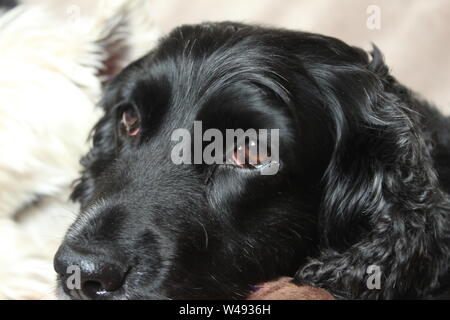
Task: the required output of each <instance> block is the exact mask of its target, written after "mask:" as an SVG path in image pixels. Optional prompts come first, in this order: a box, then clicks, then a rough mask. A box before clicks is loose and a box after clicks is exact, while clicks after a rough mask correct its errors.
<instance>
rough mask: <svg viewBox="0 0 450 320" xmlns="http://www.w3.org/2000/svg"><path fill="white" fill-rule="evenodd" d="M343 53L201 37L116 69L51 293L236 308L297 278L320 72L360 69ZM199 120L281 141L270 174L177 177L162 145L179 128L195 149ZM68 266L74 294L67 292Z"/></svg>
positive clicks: (242, 170)
mask: <svg viewBox="0 0 450 320" xmlns="http://www.w3.org/2000/svg"><path fill="white" fill-rule="evenodd" d="M339 50H340V52H342V54H341V55H339V54H336V52H337V51H339ZM353 50H354V49H352V48H350V47H347V46H345V45H344V44H343V43H341V42H339V41H337V40H330V39H329V38H325V37H319V36H317V35H311V34H303V33H295V32H289V31H281V30H269V29H263V28H257V27H249V26H243V25H237V24H229V23H224V24H207V25H199V26H185V27H181V28H179V29H177V30H175V31H174V32H172V33H171V34H170V35H169V36H168V37H167V38H165V39H163V40H162V42H161V43H160V45H159V46H158V47H157V48H156V49H155V50H153V51H152V52H151V53H150V54H149V55H147V56H146V57H144V58H143V59H141V60H139V61H137V62H135V63H134V64H132V65H131V66H129V67H128V68H127V69H126V70H124V71H123V72H122V73H121V74H120V75H119V76H118V77H117V78H116V79H115V80H113V81H112V82H111V83H110V84H109V85H108V87H107V88H106V89H105V94H104V99H103V107H104V109H105V116H104V117H103V119H101V121H100V122H99V123H98V125H97V126H96V128H95V135H94V146H93V149H92V150H91V152H90V153H89V154H88V155H87V156H86V157H85V159H84V160H83V164H84V166H85V168H86V170H85V172H84V174H83V177H82V179H81V181H80V183H79V185H78V186H77V188H76V190H75V192H74V198H75V199H77V200H79V201H80V202H81V204H82V212H81V213H80V215H79V217H78V219H77V220H76V222H75V223H74V225H73V226H72V227H71V229H70V230H69V232H68V234H67V236H66V239H65V241H64V243H63V245H62V246H61V248H60V250H59V252H58V254H57V256H56V258H55V268H56V270H57V272H58V273H59V275H60V276H59V282H60V287H61V288H62V290H61V292H64V293H61V294H62V295H66V296H67V295H68V296H70V297H72V298H93V299H121V298H129V299H136V298H144V299H145V298H149V299H152V298H156V299H160V298H161V299H163V298H170V299H177V298H242V297H245V296H246V295H247V294H248V293H249V292H251V288H252V285H255V284H257V283H259V282H262V281H267V280H270V279H273V278H276V277H278V276H289V275H293V274H294V272H295V271H296V270H297V269H298V267H299V266H300V265H301V263H302V262H303V261H304V259H305V258H306V257H307V256H308V255H310V254H312V253H313V252H314V250H315V249H316V247H315V245H316V240H317V239H316V238H317V235H316V232H317V231H316V229H317V221H316V220H317V218H316V217H317V211H318V206H319V204H320V200H321V197H322V191H321V185H320V179H321V177H322V176H323V174H324V172H325V170H326V167H327V165H328V163H329V161H330V157H331V156H332V150H333V143H334V140H333V138H332V137H333V133H332V131H333V130H334V129H335V128H333V124H331V121H330V119H331V116H328V115H327V112H325V110H326V108H327V107H326V102H325V101H324V99H323V98H322V96H321V93H320V85H318V84H317V81H316V80H317V79H320V78H321V76H322V75H321V74H320V73H319V72H318V70H319V68H318V67H317V63H319V62H320V61H326V60H327V59H328V60H327V61H330V59H349V60H355V59H360V60H361V61H362V62H364V59H366V58H362V56H363V55H362V54H360V53H359V52H356V51H353ZM312 52H314V55H313V54H312ZM313 57H314V59H313ZM321 59H322V60H321ZM362 62H361V63H362ZM324 72H325V71H324ZM330 74H331V73H330ZM324 75H326V73H324ZM195 121H201V123H202V127H203V132H204V131H205V130H206V129H211V128H214V129H218V130H219V131H220V132H223V133H224V136H225V131H226V129H243V130H247V129H268V130H271V129H278V130H279V165H280V166H279V170H278V172H277V173H276V174H274V175H262V174H261V172H260V171H261V168H260V166H257V165H255V166H253V165H245V164H242V163H239V162H238V161H235V162H233V161H231V162H230V163H225V164H221V163H213V164H206V163H204V162H202V163H197V164H181V165H180V164H175V163H174V161H173V159H172V156H171V155H172V152H173V148H174V146H175V145H176V142H175V141H172V139H171V138H172V134H173V133H174V132H175V131H176V130H178V129H187V130H188V131H190V132H192V144H194V139H195V138H194V136H193V126H194V122H195ZM312 128H314V130H312ZM197 138H198V137H197ZM203 146H205V143H203ZM223 146H224V149H227V148H228V147H229V146H228V145H226V144H225V143H224V144H223ZM234 148H236V146H234ZM232 150H236V149H232ZM224 152H225V153H226V152H227V150H224ZM251 156H252V155H247V157H251ZM234 159H235V158H234ZM72 265H74V266H77V267H79V271H80V276H81V287H76V288H68V287H67V280H68V278H69V277H70V274H69V273H68V271H67V268H68V267H69V266H72Z"/></svg>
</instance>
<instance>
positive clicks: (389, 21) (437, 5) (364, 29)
mask: <svg viewBox="0 0 450 320" xmlns="http://www.w3.org/2000/svg"><path fill="white" fill-rule="evenodd" d="M45 1H54V2H55V0H25V1H24V2H45ZM96 1H99V0H57V1H56V2H57V3H58V5H59V6H61V9H62V10H65V9H66V8H67V6H69V5H71V4H72V5H73V4H76V5H79V6H80V7H81V8H82V10H83V13H84V14H89V10H90V7H92V6H93V4H94V3H95V2H96ZM105 1H114V0H105ZM148 1H149V2H150V7H151V8H152V12H151V16H152V17H153V20H154V23H155V26H156V27H158V28H160V30H161V31H162V32H164V33H165V32H168V31H170V30H171V29H172V28H174V27H176V26H178V25H180V24H190V23H199V22H203V21H220V20H235V21H241V22H249V23H258V24H268V25H274V26H279V27H287V28H293V29H299V30H305V31H311V32H318V33H323V34H326V35H330V36H334V37H338V38H340V39H342V40H344V41H346V42H347V43H349V44H352V45H356V46H360V47H363V48H365V49H370V48H371V42H373V43H375V44H376V45H377V46H378V47H379V48H380V49H381V51H382V52H383V53H384V55H385V57H386V61H387V64H388V65H389V66H390V67H391V69H392V71H393V74H394V75H395V76H397V77H398V78H399V80H400V81H402V82H403V83H405V84H406V85H408V86H410V87H411V88H413V89H415V90H416V91H418V92H419V93H421V94H422V95H424V96H425V97H426V98H428V99H429V100H431V101H432V102H434V103H436V104H437V105H438V106H439V107H440V108H441V109H442V110H445V112H446V113H450V58H449V51H450V41H449V40H450V36H449V34H450V1H449V0H427V1H423V0H314V1H313V0H282V1H275V0H189V1H185V0H148ZM377 10H378V12H377ZM377 15H378V16H379V18H380V24H379V25H373V22H374V21H373V20H372V19H373V18H377ZM368 21H369V26H368ZM371 22H372V23H371ZM375 22H376V21H375Z"/></svg>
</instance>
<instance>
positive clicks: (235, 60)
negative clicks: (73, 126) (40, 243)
mask: <svg viewBox="0 0 450 320" xmlns="http://www.w3.org/2000/svg"><path fill="white" fill-rule="evenodd" d="M211 36H212V35H211V34H210V33H205V32H203V33H200V34H195V37H194V35H193V34H191V35H190V36H189V35H186V34H183V36H181V35H180V34H179V33H178V34H177V35H176V36H173V37H169V38H167V39H166V40H164V41H162V42H161V44H160V45H159V46H158V47H157V48H156V49H155V50H154V51H152V52H151V53H150V54H149V55H147V56H146V57H144V58H143V59H141V60H140V61H138V62H136V63H135V64H133V65H131V66H130V67H129V68H127V69H126V70H125V71H124V72H123V74H122V75H121V76H120V77H119V78H120V79H121V80H122V81H120V82H121V84H120V86H122V87H123V90H122V92H123V96H125V99H127V100H133V101H135V102H136V103H137V104H138V105H140V106H141V107H143V108H145V109H151V110H152V112H153V113H154V112H156V110H158V112H159V113H160V114H159V116H162V113H163V112H164V113H166V116H167V117H169V116H168V114H170V120H171V121H170V122H171V123H177V125H180V123H191V122H192V121H193V120H195V119H196V118H197V117H198V113H199V112H200V111H202V109H204V108H205V107H207V106H208V102H210V101H212V100H215V101H216V102H218V100H220V99H223V100H230V103H233V104H234V103H236V102H240V103H241V105H242V108H247V107H250V106H252V105H253V103H254V102H255V101H254V100H255V97H257V96H258V95H262V94H263V93H264V92H269V91H270V92H273V93H274V94H275V95H277V96H281V97H283V98H284V99H285V100H288V95H289V93H287V92H286V89H285V86H284V85H283V83H282V82H283V81H285V80H286V79H284V78H283V75H282V74H281V71H280V68H278V69H277V68H276V66H275V65H274V59H270V58H268V56H267V50H268V48H267V47H265V46H261V45H259V44H257V43H253V42H252V41H254V39H251V40H248V39H247V38H246V37H244V36H241V37H236V36H233V35H232V34H231V35H230V34H228V35H226V36H223V39H214V41H213V39H212V38H211ZM230 39H231V40H233V41H231V40H230ZM256 100H257V99H256ZM225 107H226V106H225ZM225 107H224V109H226V108H225ZM162 110H164V111H162ZM161 120H162V119H161Z"/></svg>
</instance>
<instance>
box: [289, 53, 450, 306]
mask: <svg viewBox="0 0 450 320" xmlns="http://www.w3.org/2000/svg"><path fill="white" fill-rule="evenodd" d="M355 50H356V49H355ZM356 55H358V54H356ZM372 56H373V58H372V61H369V59H368V57H366V58H365V59H362V60H361V57H362V53H361V52H359V57H360V60H359V61H358V62H356V63H351V64H348V63H346V62H342V63H336V62H334V63H333V64H332V65H331V64H327V63H314V62H310V63H309V65H307V67H306V69H307V70H309V72H310V74H311V76H312V77H313V78H314V79H315V81H316V83H317V86H318V88H319V90H320V91H321V93H322V96H323V97H324V99H325V100H324V103H325V104H326V106H328V108H329V110H328V111H329V113H330V114H331V119H332V123H333V129H334V136H335V148H334V152H333V156H332V160H331V163H330V165H329V167H328V169H327V171H326V174H325V176H324V181H323V183H324V196H323V201H322V208H321V213H320V220H321V222H320V223H319V225H320V228H321V231H320V232H321V233H322V241H323V247H326V248H328V249H327V250H326V251H324V252H323V253H322V255H321V257H319V259H317V260H313V261H311V262H310V263H309V264H307V265H306V266H305V267H304V268H302V269H301V270H300V271H299V272H298V274H297V281H298V282H301V283H308V284H313V285H318V286H321V287H324V288H326V289H328V290H331V291H332V292H333V293H334V294H336V295H337V296H341V297H346V298H352V297H358V298H385V299H390V298H408V297H425V296H427V295H433V294H438V293H436V292H433V290H434V289H435V288H442V286H443V284H444V283H445V281H447V283H448V281H449V279H448V272H449V268H450V261H449V260H448V257H449V256H450V225H449V221H450V219H449V218H450V217H449V213H450V202H449V197H448V195H447V194H445V193H444V192H443V191H442V190H441V188H440V185H439V182H438V178H437V172H436V170H435V168H434V166H433V159H432V156H431V152H432V146H431V142H430V141H428V135H426V134H424V131H423V130H424V129H425V128H424V127H423V123H422V120H421V115H420V114H419V113H418V112H417V111H415V110H421V107H420V103H421V102H419V101H418V100H416V99H415V98H414V97H413V95H412V93H411V92H409V91H408V90H407V89H405V88H404V87H402V86H401V85H400V84H398V82H397V81H396V80H395V79H394V78H393V77H392V76H390V75H389V73H388V69H387V67H386V66H385V64H384V62H383V59H382V56H381V53H380V52H379V50H378V49H377V48H375V49H374V51H373V53H372ZM364 60H366V61H365V63H364ZM361 62H363V63H361ZM413 110H414V111H413ZM371 265H376V266H378V267H380V268H381V272H382V274H381V287H380V288H379V289H374V290H370V289H369V288H368V287H367V284H366V280H367V277H368V276H369V275H368V274H367V273H366V271H367V268H368V267H369V266H371ZM446 274H447V278H445V277H446Z"/></svg>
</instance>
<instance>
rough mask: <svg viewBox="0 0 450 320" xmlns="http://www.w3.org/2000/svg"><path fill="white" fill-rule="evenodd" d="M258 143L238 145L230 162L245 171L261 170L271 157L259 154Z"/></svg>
mask: <svg viewBox="0 0 450 320" xmlns="http://www.w3.org/2000/svg"><path fill="white" fill-rule="evenodd" d="M258 151H259V150H258V143H257V142H256V141H250V142H248V143H244V144H238V145H236V146H235V148H234V152H233V153H232V155H231V158H230V161H231V163H232V164H233V165H235V166H237V167H240V168H245V169H259V168H260V167H262V166H265V165H266V164H267V161H268V160H269V157H268V155H267V153H266V154H262V153H260V152H258Z"/></svg>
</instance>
